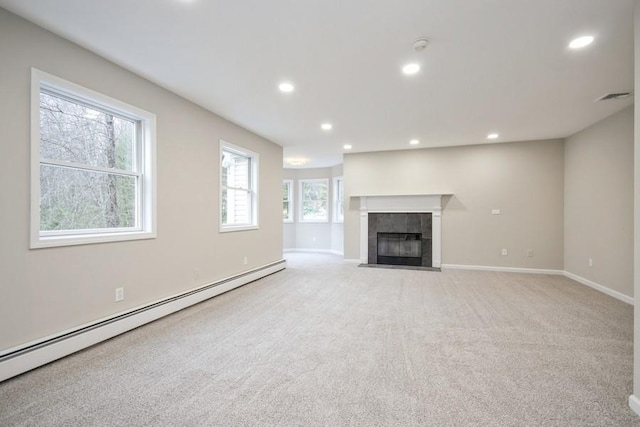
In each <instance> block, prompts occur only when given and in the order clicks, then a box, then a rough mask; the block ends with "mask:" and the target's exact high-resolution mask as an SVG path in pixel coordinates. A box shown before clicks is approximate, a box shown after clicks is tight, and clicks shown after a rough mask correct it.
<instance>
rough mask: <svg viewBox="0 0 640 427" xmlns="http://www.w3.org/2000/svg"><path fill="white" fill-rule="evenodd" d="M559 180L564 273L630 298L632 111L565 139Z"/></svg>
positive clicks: (631, 257) (631, 109)
mask: <svg viewBox="0 0 640 427" xmlns="http://www.w3.org/2000/svg"><path fill="white" fill-rule="evenodd" d="M564 176H565V199H564V200H565V218H564V227H565V228H564V233H565V234H564V236H565V237H564V245H565V247H564V253H565V254H564V267H565V270H566V271H568V272H569V273H573V274H576V275H578V276H580V277H583V278H585V279H587V280H590V281H592V282H595V283H597V284H599V285H602V286H606V287H607V288H610V289H612V290H614V291H617V292H620V293H622V294H624V295H627V296H630V297H633V107H629V108H627V109H625V110H623V111H621V112H619V113H617V114H614V115H613V116H611V117H609V118H607V119H605V120H602V121H600V122H598V123H596V124H595V125H593V126H591V127H589V128H588V129H585V130H583V131H582V132H579V133H577V134H575V135H573V136H571V137H569V138H567V140H566V141H565V174H564ZM589 258H591V259H592V260H593V266H592V267H589V263H588V260H589Z"/></svg>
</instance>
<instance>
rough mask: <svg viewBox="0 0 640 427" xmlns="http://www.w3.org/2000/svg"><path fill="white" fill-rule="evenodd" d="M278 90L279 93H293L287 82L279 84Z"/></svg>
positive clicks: (290, 85) (291, 86)
mask: <svg viewBox="0 0 640 427" xmlns="http://www.w3.org/2000/svg"><path fill="white" fill-rule="evenodd" d="M278 89H280V91H281V92H284V93H289V92H293V89H295V88H294V87H293V85H292V84H291V83H289V82H282V83H280V85H278Z"/></svg>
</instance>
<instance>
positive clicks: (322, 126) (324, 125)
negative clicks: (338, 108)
mask: <svg viewBox="0 0 640 427" xmlns="http://www.w3.org/2000/svg"><path fill="white" fill-rule="evenodd" d="M320 127H321V128H322V129H323V130H331V129H333V125H332V124H331V123H323V124H322V125H320Z"/></svg>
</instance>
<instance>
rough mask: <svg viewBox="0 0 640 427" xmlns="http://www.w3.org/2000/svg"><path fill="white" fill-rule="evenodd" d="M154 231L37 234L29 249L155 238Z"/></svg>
mask: <svg viewBox="0 0 640 427" xmlns="http://www.w3.org/2000/svg"><path fill="white" fill-rule="evenodd" d="M156 237H157V236H156V233H155V231H153V232H148V231H133V232H121V233H104V234H82V235H68V236H46V237H43V236H38V237H36V238H35V239H33V240H32V241H31V245H30V246H29V248H30V249H41V248H54V247H58V246H76V245H91V244H96V243H109V242H123V241H128V240H143V239H155V238H156Z"/></svg>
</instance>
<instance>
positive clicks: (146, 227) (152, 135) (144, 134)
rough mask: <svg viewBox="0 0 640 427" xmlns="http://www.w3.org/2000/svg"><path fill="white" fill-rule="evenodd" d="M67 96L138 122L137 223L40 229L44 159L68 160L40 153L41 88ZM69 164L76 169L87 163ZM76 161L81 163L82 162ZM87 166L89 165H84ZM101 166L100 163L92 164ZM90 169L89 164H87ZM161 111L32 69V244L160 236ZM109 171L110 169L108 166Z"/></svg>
mask: <svg viewBox="0 0 640 427" xmlns="http://www.w3.org/2000/svg"><path fill="white" fill-rule="evenodd" d="M43 90H44V91H46V92H47V93H50V94H53V95H54V96H60V97H62V98H66V99H68V100H70V101H71V102H77V103H81V104H85V105H87V106H89V107H91V108H95V109H97V110H101V111H106V112H110V113H114V114H115V115H117V116H120V117H126V118H128V119H131V120H132V121H134V122H135V123H136V126H137V132H136V134H137V138H136V140H137V141H136V145H135V150H136V156H135V157H136V159H137V161H136V162H135V163H136V164H135V166H134V170H133V172H131V175H132V176H136V177H137V178H138V179H137V182H138V186H137V188H136V191H137V194H138V197H137V205H136V227H131V228H111V229H90V230H61V231H41V230H40V191H41V188H40V165H41V162H42V161H43V160H44V161H45V162H48V163H47V164H59V165H61V166H66V163H65V162H63V161H55V160H53V161H47V160H46V159H41V158H40V144H41V141H40V93H41V91H43ZM68 165H69V166H70V167H72V168H74V169H82V168H85V167H84V166H82V165H73V164H71V163H68ZM76 166H80V167H79V168H78V167H76ZM85 169H87V168H85ZM93 169H95V170H98V169H100V168H93ZM87 170H88V169H87ZM155 171H156V116H155V114H152V113H149V112H147V111H144V110H142V109H140V108H137V107H134V106H132V105H129V104H126V103H124V102H122V101H118V100H116V99H113V98H111V97H109V96H106V95H103V94H101V93H98V92H95V91H93V90H91V89H87V88H85V87H82V86H80V85H77V84H75V83H71V82H69V81H67V80H64V79H62V78H60V77H57V76H54V75H52V74H49V73H46V72H44V71H40V70H38V69H35V68H32V69H31V208H30V210H31V225H30V228H31V230H30V248H31V249H37V248H47V247H55V246H71V245H83V244H91V243H103V242H116V241H126V240H139V239H153V238H156V236H157V232H156V230H157V225H156V222H157V221H156V217H157V215H156V173H155ZM104 172H108V170H105V171H104Z"/></svg>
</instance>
